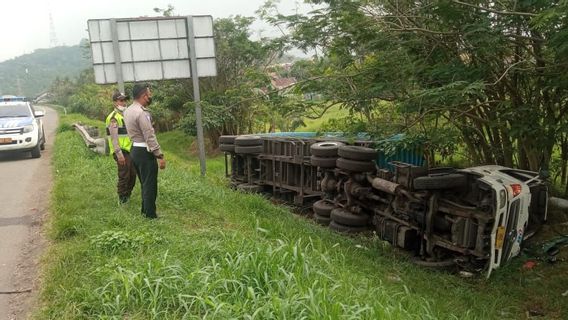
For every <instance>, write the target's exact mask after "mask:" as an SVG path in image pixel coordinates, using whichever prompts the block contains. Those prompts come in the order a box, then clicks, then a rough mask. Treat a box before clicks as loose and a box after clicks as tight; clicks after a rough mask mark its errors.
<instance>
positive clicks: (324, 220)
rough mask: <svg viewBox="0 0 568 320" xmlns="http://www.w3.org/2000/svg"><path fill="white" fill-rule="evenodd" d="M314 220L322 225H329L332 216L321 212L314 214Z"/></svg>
mask: <svg viewBox="0 0 568 320" xmlns="http://www.w3.org/2000/svg"><path fill="white" fill-rule="evenodd" d="M314 220H315V221H316V223H317V224H319V225H322V226H329V223H330V222H331V218H330V217H324V216H320V215H319V214H314Z"/></svg>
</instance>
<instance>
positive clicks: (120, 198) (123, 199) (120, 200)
mask: <svg viewBox="0 0 568 320" xmlns="http://www.w3.org/2000/svg"><path fill="white" fill-rule="evenodd" d="M128 200H130V196H118V203H119V204H125V203H127V202H128Z"/></svg>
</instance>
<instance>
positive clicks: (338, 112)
mask: <svg viewBox="0 0 568 320" xmlns="http://www.w3.org/2000/svg"><path fill="white" fill-rule="evenodd" d="M348 115H349V111H347V110H346V109H341V105H335V106H333V107H331V108H329V109H328V110H327V111H326V112H325V114H324V115H323V116H322V117H321V118H319V119H307V118H305V119H304V124H305V126H301V127H298V128H297V129H296V131H299V132H301V131H308V132H312V131H315V132H317V131H319V130H320V128H321V126H322V125H323V124H324V123H325V122H326V121H328V120H329V119H339V118H344V117H346V116H348Z"/></svg>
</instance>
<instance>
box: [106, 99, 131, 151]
mask: <svg viewBox="0 0 568 320" xmlns="http://www.w3.org/2000/svg"><path fill="white" fill-rule="evenodd" d="M113 118H114V119H115V120H116V122H117V123H118V145H119V146H120V149H122V150H124V151H128V152H130V149H131V148H132V141H131V140H130V138H129V137H128V134H127V132H126V125H125V124H124V116H123V115H122V114H120V112H116V110H114V111H113V112H111V113H110V114H109V115H108V117H107V118H106V133H107V136H108V146H109V149H110V152H109V153H110V155H111V156H112V155H113V154H114V146H113V145H112V137H111V136H110V130H109V126H110V121H111V120H112V119H113Z"/></svg>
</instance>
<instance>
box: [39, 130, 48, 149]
mask: <svg viewBox="0 0 568 320" xmlns="http://www.w3.org/2000/svg"><path fill="white" fill-rule="evenodd" d="M41 136H42V137H43V139H42V140H41V144H40V145H39V148H40V149H41V150H45V142H46V141H45V131H43V129H41Z"/></svg>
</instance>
